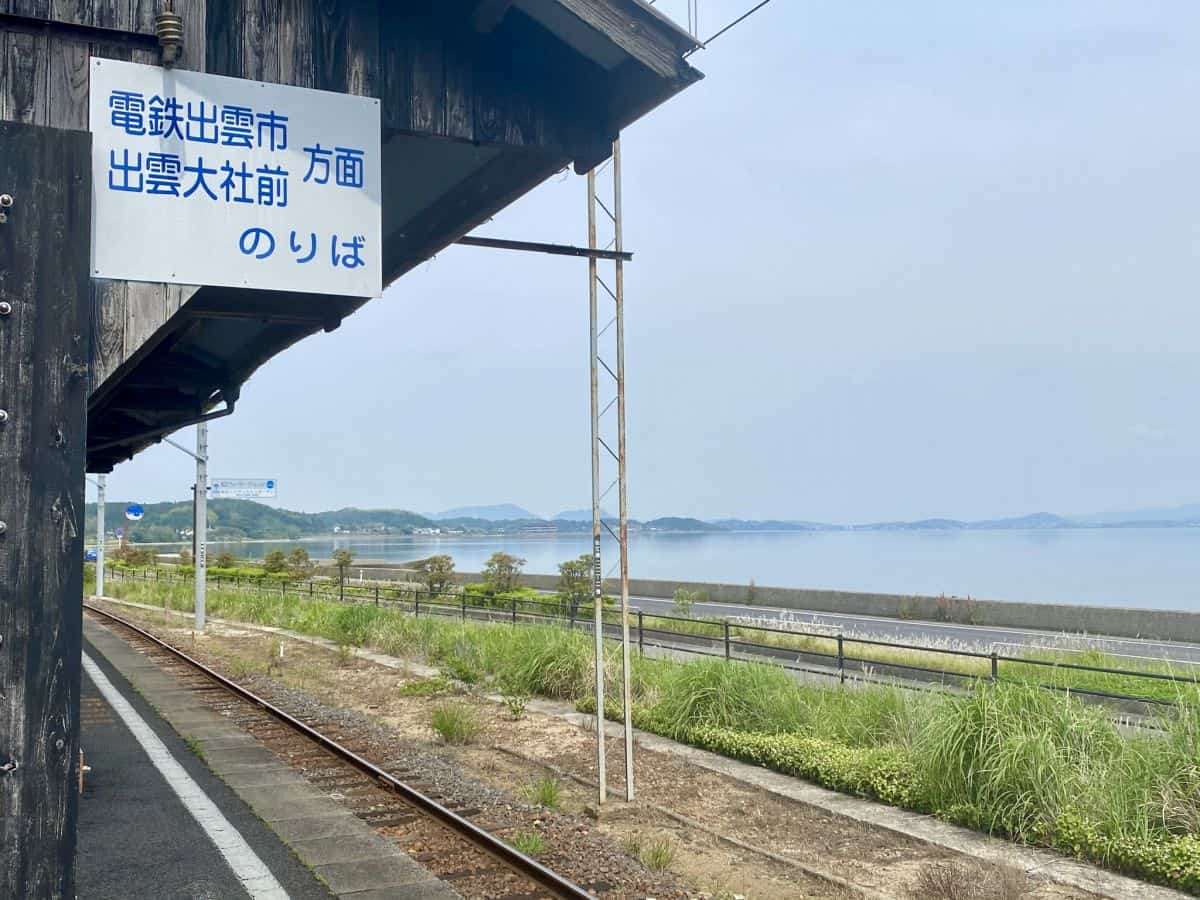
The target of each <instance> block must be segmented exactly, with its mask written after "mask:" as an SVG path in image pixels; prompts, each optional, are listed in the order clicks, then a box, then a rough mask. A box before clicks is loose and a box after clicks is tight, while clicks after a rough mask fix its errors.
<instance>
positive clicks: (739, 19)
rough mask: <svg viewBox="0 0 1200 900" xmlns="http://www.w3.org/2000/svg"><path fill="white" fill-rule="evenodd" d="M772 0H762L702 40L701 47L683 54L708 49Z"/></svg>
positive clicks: (687, 54)
mask: <svg viewBox="0 0 1200 900" xmlns="http://www.w3.org/2000/svg"><path fill="white" fill-rule="evenodd" d="M770 2H771V0H762V2H761V3H759V4H758V5H757V6H755V7H754V8H752V9H751V10H749V11H748V12H745V13H743V14H742V15H740V16H738V17H737V18H736V19H734V20H733V21H732V22H730V23H729V24H728V25H726V26H725V27H724V28H722V29H721V30H720V31H718V32H717V33H716V34H714V35H713V36H712V37H710V38H709V39H708V40H706V41H701V42H700V46H699V47H695V48H693V49H692V50H689V51H688V52H687V53H685V54H683V55H684V56H685V57H687V56H691V55H692V54H693V53H695V52H696V51H697V50H706V49H708V45H709V44H711V43H712V42H713V41H715V40H716V39H717V38H719V37H720V36H721V35H723V34H724V33H725V32H727V31H729V29H731V28H733V27H734V26H735V25H740V24H741V23H742V22H745V21H746V20H747V19H748V18H750V17H751V16H752V15H754V14H755V13H756V12H758V11H759V10H760V9H762V8H763V7H764V6H766V5H767V4H768V3H770Z"/></svg>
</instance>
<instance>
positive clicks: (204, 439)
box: [163, 422, 208, 632]
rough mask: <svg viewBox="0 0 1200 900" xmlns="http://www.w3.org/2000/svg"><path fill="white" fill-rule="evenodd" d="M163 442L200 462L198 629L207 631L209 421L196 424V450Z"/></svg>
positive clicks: (195, 493) (195, 524)
mask: <svg viewBox="0 0 1200 900" xmlns="http://www.w3.org/2000/svg"><path fill="white" fill-rule="evenodd" d="M163 441H164V442H166V443H168V444H170V445H171V446H172V447H174V448H175V449H176V450H179V451H181V452H183V453H186V454H187V455H188V456H190V457H191V458H192V459H194V460H195V461H196V483H195V484H194V485H192V541H193V545H192V546H193V548H194V550H193V553H192V562H193V563H195V566H196V576H195V578H194V579H193V580H194V582H195V586H196V600H195V607H196V624H195V629H196V631H198V632H199V631H203V630H204V604H205V596H206V588H207V576H208V548H207V539H208V534H207V532H208V423H207V422H201V423H200V424H199V425H197V426H196V452H195V453H193V452H192V451H191V450H189V449H188V448H187V447H185V446H183V445H182V444H177V443H175V442H174V441H173V440H171V439H170V438H168V437H165V438H163Z"/></svg>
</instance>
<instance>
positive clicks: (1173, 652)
mask: <svg viewBox="0 0 1200 900" xmlns="http://www.w3.org/2000/svg"><path fill="white" fill-rule="evenodd" d="M629 600H630V604H631V605H633V606H635V607H638V608H639V609H641V610H643V611H644V612H646V613H661V614H665V615H676V614H677V613H676V612H675V603H674V601H672V600H668V599H664V598H661V597H640V596H639V597H630V598H629ZM691 614H692V616H694V617H697V618H708V617H715V618H725V617H729V618H734V617H751V618H755V619H759V620H762V621H761V622H759V623H758V624H762V625H764V626H767V627H773V625H772V623H774V622H779V623H783V622H789V623H793V624H807V625H817V626H820V627H821V628H822V629H827V628H833V629H839V630H840V631H841V632H842V634H844V635H845V636H847V637H869V638H875V639H879V640H885V641H892V640H894V641H896V642H898V643H906V644H923V645H930V644H933V645H937V644H942V645H948V646H950V647H960V646H961V647H963V648H967V649H983V650H987V649H989V648H991V647H992V645H994V644H995V645H1000V646H998V647H997V649H998V650H999V651H1000V652H1001V653H1004V652H1005V648H1006V647H1007V649H1008V650H1009V651H1012V650H1015V649H1016V648H1018V647H1047V646H1053V647H1060V648H1068V649H1078V648H1081V647H1086V648H1094V649H1097V650H1103V651H1105V652H1106V653H1111V654H1119V655H1126V656H1134V657H1137V656H1145V657H1153V658H1155V659H1173V660H1180V661H1189V662H1196V663H1200V645H1198V644H1188V643H1180V642H1173V641H1154V640H1134V639H1128V638H1106V637H1101V636H1095V635H1080V634H1067V633H1063V632H1057V631H1035V630H1029V629H1019V628H1001V627H997V626H991V625H959V624H955V623H948V622H926V621H913V620H906V619H889V618H883V617H880V616H862V615H848V614H842V613H827V612H814V611H811V610H803V609H783V608H780V607H772V606H746V605H743V604H737V603H696V604H694V605H693V606H692V612H691Z"/></svg>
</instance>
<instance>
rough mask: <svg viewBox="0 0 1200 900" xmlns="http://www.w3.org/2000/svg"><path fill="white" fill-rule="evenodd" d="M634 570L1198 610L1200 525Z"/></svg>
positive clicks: (697, 557)
mask: <svg viewBox="0 0 1200 900" xmlns="http://www.w3.org/2000/svg"><path fill="white" fill-rule="evenodd" d="M606 537H607V536H606ZM293 543H295V544H296V545H299V546H303V547H305V548H306V549H307V550H308V551H309V553H310V554H312V555H313V556H314V557H318V558H325V559H327V558H329V556H330V555H331V553H332V552H333V550H334V548H335V547H338V548H340V547H349V548H350V549H351V550H353V551H354V552H355V554H356V556H358V557H359V558H361V559H376V560H390V561H397V562H402V561H406V560H412V559H419V558H421V557H425V556H429V555H432V554H434V553H447V554H449V555H450V556H452V557H454V562H455V565H456V567H457V568H458V569H459V570H460V571H467V572H477V571H479V570H480V569H481V568H482V567H483V563H484V561H485V560H486V559H487V558H488V556H490V555H491V554H492V553H493V552H495V551H497V550H503V551H505V552H507V553H512V554H514V555H516V556H520V557H524V558H525V559H526V560H527V563H526V566H525V570H526V571H527V572H539V573H545V572H555V571H557V566H558V564H559V563H560V562H562V561H563V560H566V559H570V558H571V557H573V556H578V555H580V554H582V553H587V552H589V547H590V545H591V538H590V536H588V535H578V536H561V537H537V538H532V537H531V538H518V537H507V538H506V537H500V536H496V537H462V536H450V537H425V536H421V537H412V538H406V537H368V536H346V537H335V538H332V539H331V538H325V539H321V540H311V541H300V542H293ZM287 546H290V545H288V544H279V543H261V542H246V543H238V544H221V543H218V542H213V543H212V544H211V545H210V553H211V554H214V555H215V554H216V553H219V552H221V550H223V549H229V550H230V551H231V552H234V553H236V554H237V555H239V556H248V557H261V556H262V555H263V554H264V553H266V552H268V551H270V550H272V549H276V548H278V547H287ZM601 554H602V559H603V561H604V571H605V573H606V574H608V573H610V572H615V564H616V549H615V545H614V544H613V542H612V541H611V540H606V541H605V543H604V545H603V548H602V550H601ZM630 575H631V576H633V577H635V578H672V579H680V580H685V581H720V582H729V583H733V584H748V583H749V582H750V580H751V579H753V580H754V581H755V583H756V584H758V585H760V586H773V587H805V588H827V589H833V590H847V591H879V592H883V593H897V594H935V595H936V594H943V593H945V594H957V595H959V596H967V595H969V596H971V597H975V598H978V599H984V600H1020V601H1028V602H1032V603H1084V604H1094V605H1103V606H1133V607H1141V608H1146V609H1153V608H1156V609H1182V610H1193V611H1200V529H1192V528H1118V529H1063V530H1054V531H966V532H961V531H902V532H894V531H856V532H836V531H835V532H801V533H771V534H763V533H740V534H739V533H720V534H640V535H636V536H631V538H630Z"/></svg>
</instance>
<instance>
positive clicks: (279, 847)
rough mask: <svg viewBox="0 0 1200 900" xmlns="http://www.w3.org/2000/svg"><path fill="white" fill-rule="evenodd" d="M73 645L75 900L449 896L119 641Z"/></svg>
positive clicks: (102, 634)
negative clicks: (79, 677) (76, 679)
mask: <svg viewBox="0 0 1200 900" xmlns="http://www.w3.org/2000/svg"><path fill="white" fill-rule="evenodd" d="M84 634H85V643H84V654H85V661H84V668H85V675H84V679H83V713H82V730H83V737H82V743H83V750H84V753H85V754H86V760H87V764H88V765H89V766H91V767H92V771H91V772H90V773H89V774H88V775H87V777H86V780H85V785H84V795H83V798H82V800H81V803H80V817H79V852H78V857H77V859H78V863H77V894H78V896H80V897H87V898H89V900H104V898H113V900H116V898H122V900H124V898H134V897H155V898H171V900H175V898H178V900H184V898H188V900H192V898H194V900H215V898H222V900H224V898H236V897H252V898H256V900H257V898H277V897H294V898H302V900H307V898H329V897H339V898H347V900H371V898H373V897H390V898H396V900H444V898H454V897H458V894H457V893H455V892H454V891H453V890H452V889H451V888H450V887H449V886H448V885H446V884H445V883H444V882H441V881H439V880H437V879H436V878H435V877H434V876H433V875H432V873H430V872H429V871H428V870H427V869H425V868H424V867H423V866H421V865H419V864H418V863H416V862H415V861H413V860H412V859H411V858H409V857H408V856H407V855H405V854H404V853H402V852H401V851H400V849H399V848H398V847H396V846H395V845H394V844H392V843H391V842H390V841H387V840H386V839H384V838H382V837H381V836H379V835H378V834H377V833H376V832H375V831H374V830H373V829H372V828H371V827H370V826H369V825H367V824H366V823H365V822H363V821H362V820H361V819H359V818H358V817H357V816H355V815H353V814H352V813H350V812H349V811H348V810H346V809H345V808H344V807H343V806H341V805H340V804H339V803H338V802H337V801H335V800H334V799H332V798H330V797H328V796H327V795H325V794H324V793H323V792H322V791H321V790H319V789H318V788H316V787H314V786H312V785H310V784H309V783H308V782H307V781H306V780H305V779H304V778H303V777H302V776H301V775H300V774H299V773H298V772H296V771H295V770H294V769H292V768H291V767H290V766H288V765H286V764H285V763H283V762H282V761H280V760H279V759H278V758H277V757H276V756H275V755H274V754H273V753H271V751H270V750H268V749H267V748H266V747H264V746H263V745H262V744H261V743H259V742H258V741H257V740H256V739H255V738H254V737H252V736H251V735H248V734H246V733H245V732H243V731H240V730H239V729H238V728H237V727H236V726H234V725H233V724H232V723H230V722H228V721H227V720H226V719H225V718H224V717H222V716H220V715H218V714H217V713H215V712H213V711H212V710H211V709H209V708H208V707H206V706H205V705H204V704H203V703H202V702H201V701H200V700H199V699H198V698H197V697H196V695H195V694H194V693H192V692H191V691H190V690H188V689H187V688H185V687H184V686H182V685H181V684H180V682H179V681H178V680H177V679H176V678H175V677H174V676H172V675H170V674H168V673H166V672H164V671H162V670H161V669H159V668H158V666H157V665H156V664H155V663H153V662H151V661H150V660H149V659H147V658H146V657H145V656H143V655H142V654H141V653H139V652H138V651H137V650H135V649H134V648H132V647H131V646H130V645H129V644H127V643H125V641H124V640H122V639H121V638H120V637H118V636H117V635H115V634H114V633H112V632H111V631H109V630H108V629H107V628H104V627H103V626H101V625H99V624H97V623H96V622H94V621H91V620H89V619H87V618H85V620H84ZM89 660H90V665H89ZM131 713H132V718H131V715H130V714H131ZM193 748H195V749H196V750H199V751H200V753H201V754H202V757H201V756H199V755H197V753H196V752H193Z"/></svg>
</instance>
